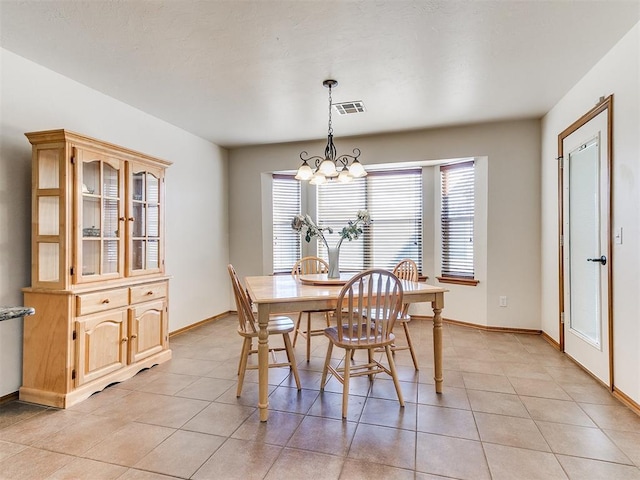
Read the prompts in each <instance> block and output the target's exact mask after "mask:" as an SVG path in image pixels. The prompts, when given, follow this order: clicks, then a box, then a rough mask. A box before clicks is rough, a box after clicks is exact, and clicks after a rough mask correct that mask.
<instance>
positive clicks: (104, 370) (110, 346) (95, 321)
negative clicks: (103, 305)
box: [76, 310, 128, 387]
mask: <svg viewBox="0 0 640 480" xmlns="http://www.w3.org/2000/svg"><path fill="white" fill-rule="evenodd" d="M76 341H77V345H76V387H78V386H80V385H82V384H84V383H87V382H90V381H91V380H94V379H96V378H99V377H102V376H103V375H106V374H108V373H111V372H113V371H115V370H119V369H120V368H122V367H124V366H125V365H126V364H127V341H128V337H127V312H126V310H120V311H110V312H105V313H97V314H95V315H90V316H87V317H84V318H82V317H81V318H79V319H78V320H77V321H76Z"/></svg>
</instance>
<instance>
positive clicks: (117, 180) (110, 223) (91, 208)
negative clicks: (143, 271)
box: [77, 152, 125, 282]
mask: <svg viewBox="0 0 640 480" xmlns="http://www.w3.org/2000/svg"><path fill="white" fill-rule="evenodd" d="M78 178H79V182H80V187H79V190H80V195H81V198H82V201H81V202H80V211H79V212H78V214H79V215H78V217H79V222H78V223H79V237H80V242H79V243H80V248H79V249H78V257H79V266H80V272H78V275H77V278H78V281H79V282H82V281H93V280H103V279H105V278H118V277H122V276H123V265H124V258H123V257H124V256H123V252H124V240H123V237H124V232H123V231H122V228H121V224H122V223H123V222H124V220H125V218H124V205H123V193H124V186H123V179H124V168H123V164H122V162H121V161H118V160H112V159H108V158H102V157H100V156H99V155H92V154H91V153H90V152H83V156H82V161H81V162H80V172H79V175H78Z"/></svg>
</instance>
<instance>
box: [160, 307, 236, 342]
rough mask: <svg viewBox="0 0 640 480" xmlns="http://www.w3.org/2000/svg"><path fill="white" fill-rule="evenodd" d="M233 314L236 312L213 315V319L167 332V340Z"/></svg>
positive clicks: (206, 319) (230, 311)
mask: <svg viewBox="0 0 640 480" xmlns="http://www.w3.org/2000/svg"><path fill="white" fill-rule="evenodd" d="M234 313H236V312H235V311H233V310H229V311H226V312H223V313H220V314H218V315H215V316H213V317H209V318H205V319H204V320H201V321H199V322H196V323H192V324H191V325H187V326H186V327H182V328H179V329H178V330H174V331H173V332H169V338H171V337H173V336H174V335H179V334H181V333H184V332H187V331H189V330H191V329H193V328H196V327H199V326H201V325H204V324H206V323H210V322H215V321H216V320H220V319H221V318H225V317H227V316H229V315H232V314H234Z"/></svg>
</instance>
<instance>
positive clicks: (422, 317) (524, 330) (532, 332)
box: [411, 315, 542, 335]
mask: <svg viewBox="0 0 640 480" xmlns="http://www.w3.org/2000/svg"><path fill="white" fill-rule="evenodd" d="M411 318H412V319H414V318H415V319H416V320H429V321H431V320H433V317H431V316H428V315H411ZM442 323H448V324H451V325H457V326H459V327H467V328H474V329H476V330H483V331H485V332H500V333H524V334H527V335H540V334H541V333H542V331H541V330H533V329H529V328H513V327H493V326H491V325H478V324H477V323H469V322H461V321H460V320H453V319H452V318H443V319H442Z"/></svg>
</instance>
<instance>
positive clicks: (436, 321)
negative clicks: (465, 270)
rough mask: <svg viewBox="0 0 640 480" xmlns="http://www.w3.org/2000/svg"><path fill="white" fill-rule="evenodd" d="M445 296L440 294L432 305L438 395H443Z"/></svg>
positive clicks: (434, 360) (435, 374) (435, 377)
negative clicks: (443, 314)
mask: <svg viewBox="0 0 640 480" xmlns="http://www.w3.org/2000/svg"><path fill="white" fill-rule="evenodd" d="M443 303H444V295H442V294H439V295H437V296H436V299H435V300H434V301H433V302H432V303H431V306H432V307H433V366H434V368H433V370H434V376H433V379H434V380H435V383H436V393H442V380H443V377H442V316H441V315H440V313H441V312H442V307H443Z"/></svg>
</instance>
